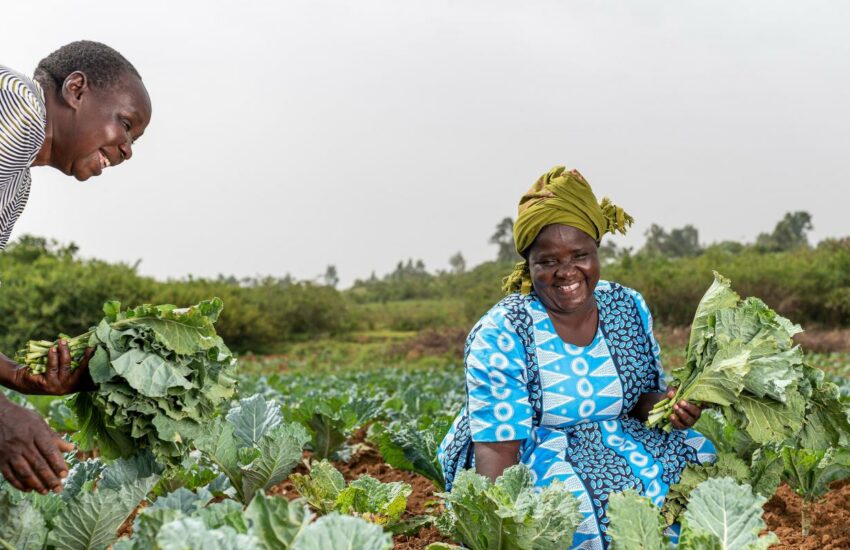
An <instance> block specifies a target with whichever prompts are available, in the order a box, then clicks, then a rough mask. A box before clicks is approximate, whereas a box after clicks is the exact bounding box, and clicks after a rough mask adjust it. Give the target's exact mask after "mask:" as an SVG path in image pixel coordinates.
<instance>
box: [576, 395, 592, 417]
mask: <svg viewBox="0 0 850 550" xmlns="http://www.w3.org/2000/svg"><path fill="white" fill-rule="evenodd" d="M595 410H596V402H595V401H593V400H592V399H585V400H584V401H582V402H581V405H579V406H578V414H579V416H581V417H582V418H587V417H588V416H590V415H591V414H593V412H594V411H595Z"/></svg>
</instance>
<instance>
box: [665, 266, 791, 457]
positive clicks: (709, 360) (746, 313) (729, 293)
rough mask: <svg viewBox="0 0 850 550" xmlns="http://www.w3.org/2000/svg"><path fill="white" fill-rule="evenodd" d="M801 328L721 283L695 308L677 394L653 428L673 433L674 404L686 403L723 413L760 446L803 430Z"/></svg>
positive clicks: (678, 373) (725, 281)
mask: <svg viewBox="0 0 850 550" xmlns="http://www.w3.org/2000/svg"><path fill="white" fill-rule="evenodd" d="M800 331H801V329H800V327H799V326H797V325H794V324H792V323H791V322H790V321H788V320H787V319H785V318H784V317H781V316H779V315H777V314H776V312H774V311H773V310H771V309H770V308H769V307H767V305H765V304H764V302H762V301H761V300H759V299H758V298H747V299H746V300H740V298H739V296H738V295H737V294H736V293H735V292H734V291H733V290H732V289H731V288H730V282H729V280H728V279H726V278H724V277H722V276H721V275H719V274H717V273H715V280H714V283H713V284H712V285H711V287H710V288H709V289H708V291H707V292H706V294H705V296H704V297H703V299H702V300H701V302H700V304H699V306H698V307H697V313H696V315H695V317H694V323H693V325H692V327H691V336H690V340H689V343H688V351H687V358H686V363H685V366H684V367H682V368H681V369H677V370H675V371H673V377H674V378H675V380H676V384H677V385H678V386H679V389H678V391H677V393H676V396H675V397H674V399H673V400H667V399H664V400H662V401H661V402H659V403H658V404H657V405H656V406H655V407H654V408H653V409H652V411H651V412H650V414H649V420H648V425H649V426H662V427H664V428H665V429H667V430H670V429H671V428H672V426H671V424H670V420H669V417H670V414H671V412H672V404H673V403H675V402H678V401H679V400H682V399H685V400H689V401H693V402H698V403H702V404H704V405H708V406H711V405H714V406H718V407H722V408H723V412H724V414H725V416H726V417H727V419H729V420H730V421H731V422H732V423H734V424H735V425H736V426H740V427H741V428H742V429H743V430H744V431H746V433H747V435H748V436H749V437H750V438H751V439H752V440H753V441H754V442H756V443H758V444H764V443H780V442H782V441H784V440H786V439H788V438H789V437H791V436H793V435H794V434H795V433H796V432H797V431H799V430H800V428H801V427H802V424H803V417H804V415H805V407H806V400H805V398H804V396H803V395H802V394H801V393H800V391H799V385H800V383H801V380H802V378H803V355H802V351H801V350H800V348H799V347H797V346H795V345H794V342H793V340H792V337H793V336H794V334H796V333H798V332H800Z"/></svg>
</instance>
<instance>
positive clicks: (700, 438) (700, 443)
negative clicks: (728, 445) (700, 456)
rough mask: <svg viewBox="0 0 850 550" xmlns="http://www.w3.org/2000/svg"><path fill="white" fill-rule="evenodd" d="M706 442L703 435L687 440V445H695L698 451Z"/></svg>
mask: <svg viewBox="0 0 850 550" xmlns="http://www.w3.org/2000/svg"><path fill="white" fill-rule="evenodd" d="M704 444H705V437H703V436H701V435H700V436H697V437H692V438H690V439H686V440H685V445H689V446H691V447H693V448H694V449H696V450H697V451H699V450H700V449H702V446H703V445H704Z"/></svg>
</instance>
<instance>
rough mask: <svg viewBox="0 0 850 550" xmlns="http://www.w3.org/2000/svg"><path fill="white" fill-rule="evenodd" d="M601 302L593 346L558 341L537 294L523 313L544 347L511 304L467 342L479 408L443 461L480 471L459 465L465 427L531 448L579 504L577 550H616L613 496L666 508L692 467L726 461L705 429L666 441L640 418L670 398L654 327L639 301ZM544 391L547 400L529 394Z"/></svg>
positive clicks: (536, 476)
mask: <svg viewBox="0 0 850 550" xmlns="http://www.w3.org/2000/svg"><path fill="white" fill-rule="evenodd" d="M512 297H513V298H512ZM512 297H508V299H513V302H509V305H511V306H513V305H515V303H516V300H517V297H518V295H512ZM595 297H596V301H597V305H598V307H599V313H600V315H599V318H600V322H599V328H598V330H597V332H596V335H595V337H594V339H593V341H592V342H591V343H590V345H588V346H586V347H582V346H574V345H571V344H568V343H566V342H565V341H564V340H562V339H561V338H560V337H559V336H558V334H557V333H556V331H555V328H554V326H553V325H552V322H551V320H550V318H549V316H548V314H547V312H546V309H545V307H544V306H543V304H542V303H541V302H540V300H539V299H538V298H537V297H536V296H535V295H534V294H533V293H532V294H531V295H529V296H526V297H523V298H525V300H524V301H523V302H522V303H523V304H524V307H525V308H526V310H527V311H528V313H529V315H530V318H531V324H532V327H531V330H530V331H529V332H530V338H531V340H532V342H525V341H523V340H524V339H523V337H522V336H523V334H522V331H518V330H517V327H516V326H515V318H516V316H512V315H511V314H510V310H509V308H506V307H504V305H503V303H502V302H500V304H497V305H496V306H495V307H494V308H493V309H491V310H490V312H488V313H487V314H486V315H485V316H484V317H483V318H482V319H481V321H479V323H478V324H477V325H476V327H475V328H474V329H473V330H472V332H471V333H470V338H469V339H468V341H467V350H466V385H467V394H468V401H467V406H466V408H465V410H464V411H462V412H461V414H460V415H459V416H458V419H457V420H456V422H455V424H454V425H453V427H452V429H451V430H450V432H449V434H448V435H447V436H446V439H445V440H444V441H443V443H442V445H441V447H440V452H439V459H440V462H441V464H442V465H443V469H444V471H446V470H450V469H451V468H454V467H458V466H459V467H472V466H474V461H473V460H472V452H471V450H469V451H466V455H467V456H466V458H463V457H461V458H458V457H457V456H456V455H457V454H458V451H457V447H458V440H460V439H462V438H463V437H464V434H463V432H464V430H465V429H466V425H465V424H464V423H465V422H468V431H469V436H466V437H467V439H471V442H472V443H474V442H498V441H516V440H519V441H522V443H521V445H520V452H519V462H521V463H523V464H526V465H527V466H528V467H529V468H530V469H531V472H532V479H533V480H534V483H535V485H538V486H544V485H548V484H549V483H551V482H552V480H554V479H558V480H561V481H562V482H564V484H565V485H566V487H567V488H568V489H569V490H570V491H571V492H572V493H573V494H574V495H575V496H576V498H577V499H578V501H579V504H580V509H581V512H582V513H583V514H584V520H583V522H582V523H581V525H580V526H579V528H578V530H577V532H576V535H575V537H574V539H573V544H572V547H573V548H581V549H605V548H607V546H608V542H609V541H608V539H607V537H606V530H607V523H608V519H607V517H606V514H605V511H606V509H607V501H608V495H609V494H611V493H612V492H619V491H623V490H625V489H629V488H633V489H635V490H637V491H639V492H640V493H641V494H643V495H645V496H647V497H649V498H650V499H651V500H652V501H653V502H654V503H656V504H657V505H659V506H660V505H661V504H662V503H663V502H664V498H665V496H666V494H667V491H668V488H669V486H670V485H671V484H673V483H675V482H676V481H678V479H679V476H680V475H681V472H682V470H683V469H684V468H685V466H686V465H687V464H688V463H689V462H690V463H705V462H711V461H713V460H714V459H715V454H714V446H713V445H712V444H711V442H710V441H709V440H708V439H706V438H705V437H703V436H701V435H700V434H699V433H698V432H696V431H694V430H682V431H677V430H674V431H673V432H671V433H666V432H663V431H661V430H656V429H649V428H647V427H646V426H644V425H643V424H642V423H641V422H640V421H638V420H636V419H634V418H631V417H629V416H628V413H629V411H631V409H632V408H633V407H634V405H635V403H637V400H638V398H639V397H640V396H641V395H642V394H644V393H647V392H658V391H663V390H664V389H666V387H665V386H664V382H663V380H664V375H663V371H662V370H661V360H660V350H659V346H658V343H657V342H656V341H655V338H654V336H653V334H652V317H651V315H650V313H649V309H648V308H647V306H646V303H645V301H644V300H643V298H642V297H641V296H640V294H639V293H637V292H636V291H634V290H631V289H628V288H625V287H622V286H620V285H617V284H615V283H609V282H606V281H600V283H599V284H598V285H597V288H596V291H595ZM508 299H506V300H508ZM503 302H505V301H504V300H503ZM512 321H514V322H512ZM529 348H531V349H533V355H534V359H533V360H532V361H529V360H528V357H527V353H526V352H527V351H528V350H529ZM529 363H535V364H534V368H535V371H534V372H533V371H531V370H530V369H529V368H528V366H529ZM538 385H539V388H540V393H541V395H540V399H539V400H537V401H536V400H535V399H533V398H531V399H530V395H529V391H530V390H529V388H536V387H537V386H538ZM537 408H539V413H538V414H535V413H536V412H537V411H536V410H535V409H537ZM465 419H468V420H465ZM470 446H471V445H470ZM453 461H454V462H453ZM457 461H459V462H460V463H462V464H460V465H458V464H456V463H455V462H457ZM464 462H465V463H464ZM447 473H448V472H447ZM449 477H452V478H453V472H451V476H448V475H447V479H448V478H449Z"/></svg>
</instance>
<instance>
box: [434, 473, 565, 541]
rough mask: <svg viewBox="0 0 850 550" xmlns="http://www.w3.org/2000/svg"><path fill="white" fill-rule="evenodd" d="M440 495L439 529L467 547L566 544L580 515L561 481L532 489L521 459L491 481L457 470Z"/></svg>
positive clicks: (529, 475)
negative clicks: (448, 487)
mask: <svg viewBox="0 0 850 550" xmlns="http://www.w3.org/2000/svg"><path fill="white" fill-rule="evenodd" d="M442 496H443V497H444V498H445V499H446V512H445V514H444V515H443V516H442V517H441V518H440V520H439V526H440V528H441V530H442V531H443V532H444V533H446V534H447V535H448V536H451V537H452V538H454V539H455V540H458V541H460V542H462V543H463V544H465V545H466V546H468V547H469V548H471V549H472V550H490V549H497V548H512V549H513V548H515V549H532V548H533V549H535V550H536V549H541V550H544V549H545V550H548V549H552V550H555V549H560V548H567V547H569V545H570V543H571V542H572V540H573V534H574V533H575V529H576V527H577V526H578V525H579V523H580V522H581V520H582V514H581V513H580V512H579V510H578V501H577V500H576V498H575V497H574V496H573V495H572V493H570V492H569V491H568V490H566V488H565V487H564V486H563V484H562V483H561V482H559V481H555V482H553V483H552V484H551V485H549V486H548V487H544V488H542V489H539V490H536V489H535V488H533V487H532V483H531V472H530V470H529V469H528V467H527V466H525V465H522V464H518V465H516V466H511V467H510V468H507V469H506V470H505V471H504V473H503V474H502V475H501V476H500V477H499V478H498V479H496V482H495V483H493V482H491V481H490V480H489V479H487V478H486V477H484V476H481V475H478V474H476V473H475V472H473V471H472V470H463V471H461V472H460V473H458V475H457V477H456V478H455V482H454V485H453V487H452V492H451V493H443V494H442Z"/></svg>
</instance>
